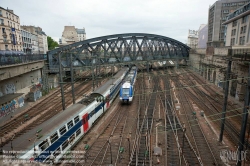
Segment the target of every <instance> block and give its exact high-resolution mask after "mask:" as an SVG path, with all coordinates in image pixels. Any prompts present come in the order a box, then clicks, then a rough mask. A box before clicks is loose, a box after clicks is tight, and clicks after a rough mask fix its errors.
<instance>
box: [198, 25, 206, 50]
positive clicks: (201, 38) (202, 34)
mask: <svg viewBox="0 0 250 166" xmlns="http://www.w3.org/2000/svg"><path fill="white" fill-rule="evenodd" d="M207 33H208V26H207V24H202V25H201V26H200V28H199V30H198V48H207Z"/></svg>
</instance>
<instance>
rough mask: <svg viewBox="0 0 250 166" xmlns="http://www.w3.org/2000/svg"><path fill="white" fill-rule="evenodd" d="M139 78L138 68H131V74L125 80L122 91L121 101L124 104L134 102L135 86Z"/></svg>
mask: <svg viewBox="0 0 250 166" xmlns="http://www.w3.org/2000/svg"><path fill="white" fill-rule="evenodd" d="M136 76H137V67H136V66H134V67H132V68H131V70H130V72H129V74H128V75H127V76H126V78H125V79H124V82H123V84H122V86H121V89H120V100H121V101H122V102H127V103H129V102H132V100H133V96H134V84H135V81H136Z"/></svg>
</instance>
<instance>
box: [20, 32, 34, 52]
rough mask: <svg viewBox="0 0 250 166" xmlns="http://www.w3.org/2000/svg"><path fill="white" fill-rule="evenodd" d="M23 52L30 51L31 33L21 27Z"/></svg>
mask: <svg viewBox="0 0 250 166" xmlns="http://www.w3.org/2000/svg"><path fill="white" fill-rule="evenodd" d="M21 34H22V43H23V52H24V53H27V54H31V53H32V34H31V33H30V32H29V31H25V30H23V29H21Z"/></svg>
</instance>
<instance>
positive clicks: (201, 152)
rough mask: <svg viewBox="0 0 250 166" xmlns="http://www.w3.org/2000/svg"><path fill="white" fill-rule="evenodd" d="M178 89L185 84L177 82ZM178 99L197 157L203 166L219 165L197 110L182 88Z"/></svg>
mask: <svg viewBox="0 0 250 166" xmlns="http://www.w3.org/2000/svg"><path fill="white" fill-rule="evenodd" d="M175 83H176V85H177V86H178V88H180V87H182V86H183V84H182V83H181V82H180V81H179V80H177V79H176V80H175ZM178 99H179V100H180V103H181V105H182V110H183V111H184V114H185V117H186V121H185V124H186V126H187V127H186V129H187V134H188V136H189V138H191V139H190V141H191V143H192V145H193V146H194V148H195V151H196V153H197V155H198V156H199V157H200V159H201V163H202V165H218V162H217V160H216V158H215V155H214V153H213V151H212V149H211V147H210V145H209V143H208V141H207V139H206V137H205V135H204V133H203V131H202V128H201V126H200V124H199V121H198V120H197V118H196V114H194V113H195V110H194V109H193V105H192V103H191V101H190V97H189V95H188V94H187V93H186V91H185V90H184V89H183V88H180V90H179V92H178Z"/></svg>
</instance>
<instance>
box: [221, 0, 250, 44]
mask: <svg viewBox="0 0 250 166" xmlns="http://www.w3.org/2000/svg"><path fill="white" fill-rule="evenodd" d="M223 25H225V26H226V27H227V28H226V38H225V43H226V46H233V47H244V46H248V47H249V46H250V40H249V35H250V3H247V4H245V5H244V6H242V7H240V8H238V9H237V10H235V11H234V12H233V13H231V14H229V15H228V17H227V20H226V21H225V22H224V23H223Z"/></svg>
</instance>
